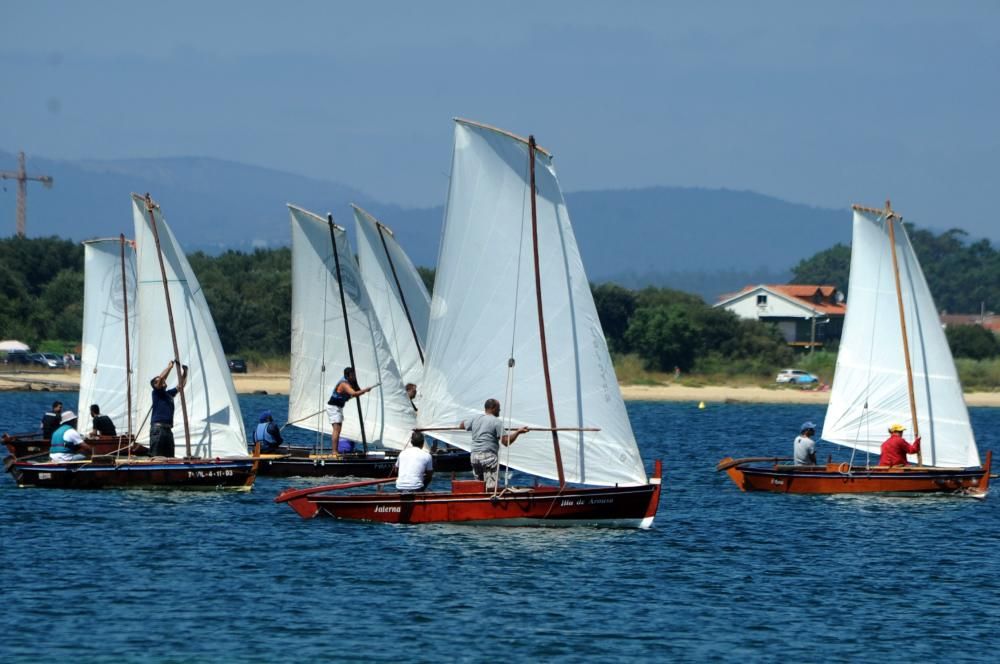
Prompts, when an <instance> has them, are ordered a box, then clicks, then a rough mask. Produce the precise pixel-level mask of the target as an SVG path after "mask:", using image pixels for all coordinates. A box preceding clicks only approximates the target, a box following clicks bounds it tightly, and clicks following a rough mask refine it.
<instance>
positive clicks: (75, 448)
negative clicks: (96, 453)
mask: <svg viewBox="0 0 1000 664" xmlns="http://www.w3.org/2000/svg"><path fill="white" fill-rule="evenodd" d="M59 421H60V426H59V428H58V429H56V430H55V433H53V434H52V445H51V447H49V458H50V459H52V460H53V461H82V460H83V459H86V458H87V457H86V455H85V454H84V452H89V451H90V445H88V444H87V443H85V442H83V436H81V435H80V432H79V431H77V430H76V414H75V413H74V412H73V411H71V410H67V411H66V412H64V413H63V414H62V416H61V417H60V419H59Z"/></svg>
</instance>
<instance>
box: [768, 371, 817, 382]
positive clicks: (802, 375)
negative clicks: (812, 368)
mask: <svg viewBox="0 0 1000 664" xmlns="http://www.w3.org/2000/svg"><path fill="white" fill-rule="evenodd" d="M774 382H775V383H795V384H796V385H808V384H809V383H818V382H819V378H817V377H816V376H814V375H812V374H811V373H809V372H808V371H802V370H801V369H782V370H781V371H779V372H778V377H777V378H775V379H774Z"/></svg>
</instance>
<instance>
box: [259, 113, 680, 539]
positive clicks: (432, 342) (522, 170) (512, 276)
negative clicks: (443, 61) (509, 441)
mask: <svg viewBox="0 0 1000 664" xmlns="http://www.w3.org/2000/svg"><path fill="white" fill-rule="evenodd" d="M536 171H537V173H538V174H537V175H536ZM430 319H431V320H430V325H429V330H428V341H427V356H426V364H425V366H424V374H423V378H422V381H423V385H422V390H423V393H424V399H423V401H422V407H421V409H420V411H419V413H418V422H419V424H420V428H422V429H423V430H426V431H433V432H434V435H435V436H439V437H440V438H442V439H443V440H445V441H446V442H448V443H450V444H452V445H455V446H457V447H460V448H463V449H469V448H470V444H471V441H470V439H469V437H468V433H467V432H465V431H460V430H456V427H455V425H456V424H458V423H459V422H460V421H463V420H469V419H470V418H471V417H472V416H474V415H476V414H478V413H481V412H482V408H483V402H484V401H485V399H486V398H490V397H502V398H503V407H504V408H505V412H506V413H508V415H507V417H506V418H505V421H506V425H507V426H509V427H512V428H518V427H521V426H528V427H530V428H531V431H530V432H529V433H527V434H525V435H522V436H521V437H520V438H518V440H517V442H516V443H515V444H514V445H512V446H510V447H507V448H503V449H502V451H501V454H500V462H501V464H503V465H504V466H506V467H507V468H510V469H514V470H518V471H522V472H525V473H529V474H531V475H535V476H537V477H541V478H548V479H550V480H554V481H556V482H558V484H557V485H539V484H538V483H537V482H536V484H535V485H534V486H513V485H510V484H509V483H506V486H500V487H497V488H495V489H492V490H487V489H486V487H485V485H484V483H483V482H481V481H452V490H451V491H450V492H436V491H427V492H422V493H415V494H412V493H411V494H400V493H390V492H376V493H344V492H343V491H342V490H344V489H349V488H354V487H356V486H359V485H360V484H359V483H351V484H346V485H332V486H326V487H316V488H312V489H301V490H291V491H286V492H284V493H282V494H281V495H280V496H278V497H277V498H276V501H277V502H287V503H289V505H290V506H291V507H292V508H293V509H294V510H295V511H296V512H297V513H298V514H300V515H301V516H303V517H305V518H311V517H315V516H334V517H338V518H346V519H359V520H365V521H380V522H388V523H428V522H453V523H483V524H498V525H499V524H519V525H520V524H530V525H577V524H602V525H618V526H637V527H649V526H650V525H651V524H652V522H653V518H654V516H655V514H656V510H657V507H658V505H659V498H660V479H661V467H660V464H659V462H657V463H656V465H655V472H654V475H653V477H652V478H647V476H646V471H645V468H644V464H643V462H642V458H641V456H640V455H639V450H638V447H637V445H636V442H635V437H634V435H633V433H632V428H631V425H630V423H629V420H628V415H627V413H626V411H625V404H624V402H623V401H622V399H621V394H620V392H619V390H618V385H617V381H616V380H615V374H614V369H613V367H612V365H611V358H610V356H609V354H608V350H607V345H606V343H605V339H604V334H603V332H602V330H601V326H600V322H599V320H598V317H597V312H596V308H595V306H594V301H593V298H592V297H591V294H590V286H589V282H588V281H587V278H586V274H585V272H584V269H583V263H582V261H581V259H580V253H579V250H578V248H577V245H576V239H575V237H574V235H573V230H572V227H571V225H570V222H569V216H568V214H567V211H566V205H565V201H564V200H563V196H562V192H561V190H560V188H559V183H558V180H557V178H556V174H555V170H554V167H553V165H552V157H551V155H550V154H549V153H548V152H546V151H545V150H542V149H541V148H538V147H537V146H536V145H535V142H534V139H533V138H529V139H523V138H520V137H517V136H514V135H512V134H509V133H507V132H504V131H501V130H498V129H495V128H493V127H489V126H486V125H482V124H478V123H474V122H469V121H466V120H457V121H456V124H455V149H454V157H453V162H452V176H451V186H450V189H449V196H448V203H447V214H446V219H445V225H444V231H443V238H442V243H441V254H440V258H439V261H438V273H437V278H436V282H435V287H434V296H433V300H432V305H431V315H430ZM384 481H385V480H381V482H384ZM376 482H378V481H376ZM361 484H364V483H361ZM580 485H583V486H580Z"/></svg>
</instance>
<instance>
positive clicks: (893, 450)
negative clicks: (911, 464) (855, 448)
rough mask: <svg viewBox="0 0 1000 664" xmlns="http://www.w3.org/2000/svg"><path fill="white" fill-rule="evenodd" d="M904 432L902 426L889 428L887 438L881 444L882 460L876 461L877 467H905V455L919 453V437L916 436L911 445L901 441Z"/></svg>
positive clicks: (895, 425) (896, 425) (897, 425)
mask: <svg viewBox="0 0 1000 664" xmlns="http://www.w3.org/2000/svg"><path fill="white" fill-rule="evenodd" d="M905 430H906V429H905V428H904V427H903V425H902V424H893V425H892V426H890V427H889V438H888V439H886V441H885V442H884V443H882V458H880V459H879V460H878V465H880V466H905V465H907V461H906V455H907V454H917V453H918V452H920V436H917V439H916V440H914V441H913V444H912V445H911V444H910V443H908V442H906V441H905V440H904V439H903V431H905Z"/></svg>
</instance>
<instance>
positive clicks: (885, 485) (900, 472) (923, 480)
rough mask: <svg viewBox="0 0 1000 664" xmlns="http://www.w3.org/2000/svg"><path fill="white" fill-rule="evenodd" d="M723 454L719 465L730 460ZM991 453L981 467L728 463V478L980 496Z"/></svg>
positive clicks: (776, 486) (745, 484)
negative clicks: (731, 464)
mask: <svg viewBox="0 0 1000 664" xmlns="http://www.w3.org/2000/svg"><path fill="white" fill-rule="evenodd" d="M732 462H733V460H732V459H730V458H726V459H723V460H722V461H721V462H720V464H719V465H720V466H721V465H725V464H729V463H732ZM991 462H992V453H991V452H989V453H987V454H986V463H985V464H984V465H983V467H982V468H928V467H920V466H905V467H896V468H878V467H876V468H867V467H864V466H854V467H848V466H847V464H839V465H838V464H835V463H831V464H827V465H825V466H783V465H769V466H750V465H743V464H739V465H733V466H731V467H729V468H727V469H726V473H727V474H728V475H729V478H730V479H731V480H732V481H733V483H734V484H736V486H738V487H739V488H740V489H741V490H743V491H770V492H772V493H802V494H835V493H959V494H965V495H971V496H976V497H982V496H985V495H986V493H987V491H988V490H989V484H990V465H991Z"/></svg>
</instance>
